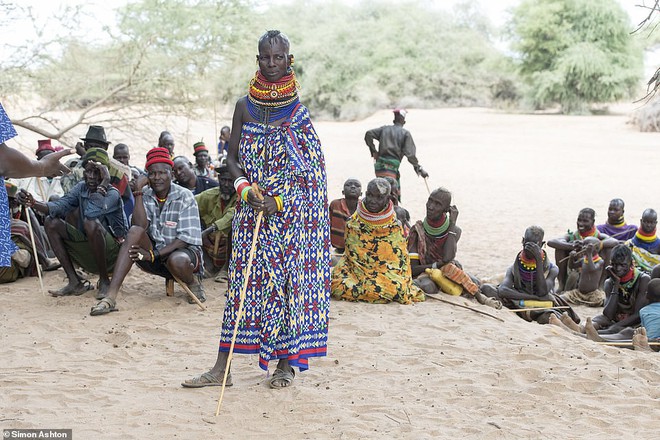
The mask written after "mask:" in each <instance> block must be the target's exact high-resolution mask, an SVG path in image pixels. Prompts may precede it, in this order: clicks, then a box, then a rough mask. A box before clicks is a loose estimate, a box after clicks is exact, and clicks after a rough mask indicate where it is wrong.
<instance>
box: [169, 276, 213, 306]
mask: <svg viewBox="0 0 660 440" xmlns="http://www.w3.org/2000/svg"><path fill="white" fill-rule="evenodd" d="M172 276H173V277H174V280H175V281H176V282H177V283H179V285H180V286H181V287H182V288H183V290H185V291H186V293H187V294H188V295H189V296H190V297H191V298H192V299H193V300H194V301H195V302H196V303H197V305H198V306H199V308H200V309H202V310H207V309H206V306H205V305H204V304H202V303H201V302H200V301H199V299H198V298H197V297H196V296H195V294H194V293H192V291H191V290H190V287H188V285H187V284H186V283H184V282H183V281H181V280H180V279H178V278H177V277H175V276H174V275H172Z"/></svg>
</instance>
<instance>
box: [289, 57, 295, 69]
mask: <svg viewBox="0 0 660 440" xmlns="http://www.w3.org/2000/svg"><path fill="white" fill-rule="evenodd" d="M290 57H291V58H290V59H291V63H290V64H289V65H290V66H293V62H294V61H295V59H294V58H293V55H290Z"/></svg>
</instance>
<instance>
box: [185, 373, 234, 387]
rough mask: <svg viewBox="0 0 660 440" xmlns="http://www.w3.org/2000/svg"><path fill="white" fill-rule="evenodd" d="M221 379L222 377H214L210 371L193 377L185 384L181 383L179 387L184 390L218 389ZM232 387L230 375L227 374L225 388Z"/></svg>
mask: <svg viewBox="0 0 660 440" xmlns="http://www.w3.org/2000/svg"><path fill="white" fill-rule="evenodd" d="M222 379H223V378H222V377H215V376H214V375H212V374H211V372H210V371H207V372H206V373H203V374H200V375H199V376H195V377H193V378H192V379H189V380H186V381H185V382H181V386H182V387H185V388H204V387H219V386H222ZM232 385H234V384H233V382H232V381H231V373H229V374H228V375H227V383H226V384H225V386H228V387H230V386H232Z"/></svg>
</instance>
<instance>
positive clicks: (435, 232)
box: [422, 214, 449, 238]
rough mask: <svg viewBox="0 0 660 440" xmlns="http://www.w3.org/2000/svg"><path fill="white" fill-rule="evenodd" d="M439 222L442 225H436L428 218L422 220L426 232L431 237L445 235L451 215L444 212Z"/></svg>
mask: <svg viewBox="0 0 660 440" xmlns="http://www.w3.org/2000/svg"><path fill="white" fill-rule="evenodd" d="M439 223H440V226H438V227H434V226H432V225H431V224H430V223H429V221H428V220H427V219H426V218H424V221H423V222H422V226H424V232H426V233H427V234H428V235H430V236H431V237H436V238H437V237H441V236H443V235H445V234H446V233H447V230H448V229H449V216H448V215H447V214H442V217H441V218H440V221H439Z"/></svg>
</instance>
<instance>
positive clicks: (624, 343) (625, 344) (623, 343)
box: [596, 341, 660, 347]
mask: <svg viewBox="0 0 660 440" xmlns="http://www.w3.org/2000/svg"><path fill="white" fill-rule="evenodd" d="M596 344H599V345H613V346H615V347H632V345H633V343H632V341H598V342H596ZM649 345H652V346H660V342H649Z"/></svg>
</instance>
